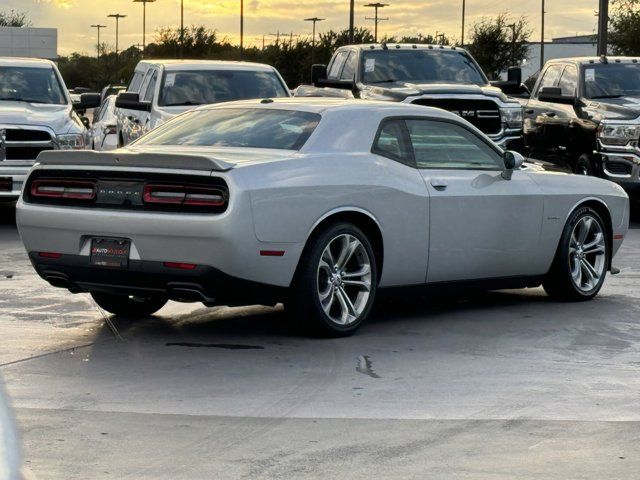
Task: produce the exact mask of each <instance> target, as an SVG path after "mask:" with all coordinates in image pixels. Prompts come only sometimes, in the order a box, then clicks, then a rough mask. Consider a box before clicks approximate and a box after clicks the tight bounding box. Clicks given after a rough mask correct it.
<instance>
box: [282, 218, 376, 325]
mask: <svg viewBox="0 0 640 480" xmlns="http://www.w3.org/2000/svg"><path fill="white" fill-rule="evenodd" d="M377 285H378V283H377V266H376V259H375V255H374V253H373V248H372V246H371V243H370V242H369V239H368V238H367V236H366V235H365V234H364V233H363V232H362V230H360V229H359V228H358V227H356V226H355V225H353V224H351V223H347V222H340V223H336V224H334V225H331V226H329V227H328V228H327V229H325V230H323V231H322V232H320V233H319V234H318V235H316V236H315V237H314V238H312V239H311V240H310V243H309V244H307V247H306V248H305V251H304V253H303V256H302V258H301V260H300V265H299V267H298V271H297V273H296V277H295V279H294V282H293V285H292V288H291V290H290V292H289V299H288V301H287V302H285V308H286V310H287V314H288V315H289V317H290V318H291V320H293V322H294V323H295V324H296V325H298V326H300V327H302V328H303V329H304V330H306V331H307V332H309V333H312V334H314V335H321V336H329V337H343V336H347V335H351V334H352V333H353V332H355V331H356V330H357V329H358V328H359V327H360V326H361V325H362V323H363V322H364V321H365V319H366V318H367V316H368V315H369V312H370V310H371V307H372V305H373V301H374V299H375V296H376V290H377Z"/></svg>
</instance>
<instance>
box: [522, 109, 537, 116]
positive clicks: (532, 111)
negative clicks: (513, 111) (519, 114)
mask: <svg viewBox="0 0 640 480" xmlns="http://www.w3.org/2000/svg"><path fill="white" fill-rule="evenodd" d="M524 113H526V114H527V115H533V114H534V113H535V110H533V108H528V109H527V110H525V111H524Z"/></svg>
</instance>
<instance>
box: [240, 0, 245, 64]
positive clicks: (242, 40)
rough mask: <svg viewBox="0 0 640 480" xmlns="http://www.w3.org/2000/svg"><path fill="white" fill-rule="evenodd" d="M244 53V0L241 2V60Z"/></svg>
mask: <svg viewBox="0 0 640 480" xmlns="http://www.w3.org/2000/svg"><path fill="white" fill-rule="evenodd" d="M243 53H244V0H240V60H242V55H243Z"/></svg>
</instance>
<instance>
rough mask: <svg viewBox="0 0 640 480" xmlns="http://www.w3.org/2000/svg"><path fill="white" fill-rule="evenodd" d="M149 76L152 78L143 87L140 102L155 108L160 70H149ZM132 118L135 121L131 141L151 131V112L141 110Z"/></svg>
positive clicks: (132, 126)
mask: <svg viewBox="0 0 640 480" xmlns="http://www.w3.org/2000/svg"><path fill="white" fill-rule="evenodd" d="M147 75H149V76H150V78H149V81H148V82H146V84H143V85H142V90H141V91H140V100H141V101H143V102H148V103H149V104H150V105H151V106H152V107H153V103H154V99H155V95H156V86H157V84H158V76H159V73H158V69H157V68H151V69H149V71H148V72H147ZM132 116H133V120H132V125H131V140H132V141H133V140H135V139H136V138H138V137H140V136H142V135H144V134H145V133H147V132H148V131H149V124H150V122H151V112H149V111H146V110H139V111H136V112H135V113H134V114H133V115H132Z"/></svg>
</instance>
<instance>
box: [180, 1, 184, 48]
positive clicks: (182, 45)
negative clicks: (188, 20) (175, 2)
mask: <svg viewBox="0 0 640 480" xmlns="http://www.w3.org/2000/svg"><path fill="white" fill-rule="evenodd" d="M180 58H184V0H180Z"/></svg>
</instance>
